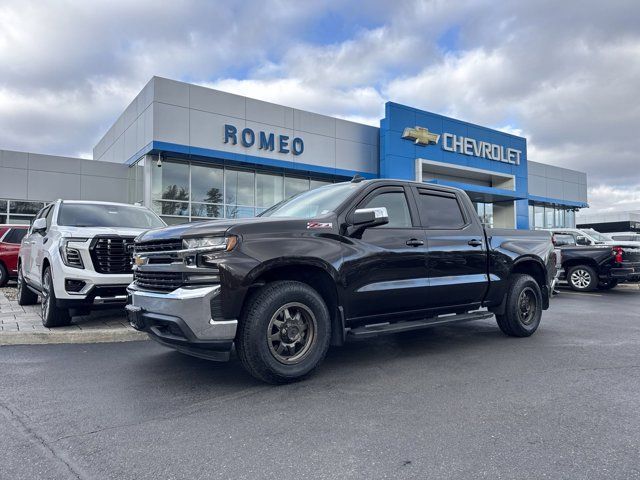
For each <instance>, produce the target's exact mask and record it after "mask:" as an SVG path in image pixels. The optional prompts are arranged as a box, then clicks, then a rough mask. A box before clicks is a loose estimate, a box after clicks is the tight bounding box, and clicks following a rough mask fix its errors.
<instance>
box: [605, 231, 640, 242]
mask: <svg viewBox="0 0 640 480" xmlns="http://www.w3.org/2000/svg"><path fill="white" fill-rule="evenodd" d="M606 235H607V236H609V237H611V239H612V240H615V241H616V242H620V241H623V242H638V243H640V233H638V232H614V233H607V234H606Z"/></svg>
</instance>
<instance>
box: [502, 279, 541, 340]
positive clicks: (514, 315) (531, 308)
mask: <svg viewBox="0 0 640 480" xmlns="http://www.w3.org/2000/svg"><path fill="white" fill-rule="evenodd" d="M541 318H542V293H541V292H540V286H539V285H538V282H536V281H535V280H534V278H533V277H531V276H530V275H525V274H516V275H513V276H512V281H511V286H510V287H509V290H508V292H507V299H506V305H505V311H504V314H503V315H496V320H497V322H498V326H499V327H500V330H502V332H503V333H504V334H505V335H509V336H510V337H528V336H530V335H533V333H534V332H535V331H536V330H537V329H538V326H539V325H540V319H541Z"/></svg>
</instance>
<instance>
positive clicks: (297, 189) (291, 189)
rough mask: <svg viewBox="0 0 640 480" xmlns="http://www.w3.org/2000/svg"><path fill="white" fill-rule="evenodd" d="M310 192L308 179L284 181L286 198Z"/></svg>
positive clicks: (290, 178) (288, 178) (291, 178)
mask: <svg viewBox="0 0 640 480" xmlns="http://www.w3.org/2000/svg"><path fill="white" fill-rule="evenodd" d="M307 190H309V179H308V178H296V177H287V178H285V179H284V196H285V198H289V197H293V196H294V195H297V194H298V193H302V192H306V191H307Z"/></svg>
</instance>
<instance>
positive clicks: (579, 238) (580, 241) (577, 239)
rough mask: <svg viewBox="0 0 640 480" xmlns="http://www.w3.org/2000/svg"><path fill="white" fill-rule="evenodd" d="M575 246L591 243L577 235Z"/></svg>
mask: <svg viewBox="0 0 640 480" xmlns="http://www.w3.org/2000/svg"><path fill="white" fill-rule="evenodd" d="M576 245H591V242H590V241H589V239H588V238H587V237H583V236H582V235H578V236H577V237H576Z"/></svg>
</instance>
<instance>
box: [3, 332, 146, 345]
mask: <svg viewBox="0 0 640 480" xmlns="http://www.w3.org/2000/svg"><path fill="white" fill-rule="evenodd" d="M148 338H149V337H148V336H147V334H146V333H142V332H138V331H135V330H128V329H119V330H115V331H114V330H113V329H95V330H84V331H79V332H60V333H55V332H54V333H51V332H4V333H2V334H0V346H3V345H47V344H65V343H116V342H137V341H141V340H142V341H145V340H148Z"/></svg>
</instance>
